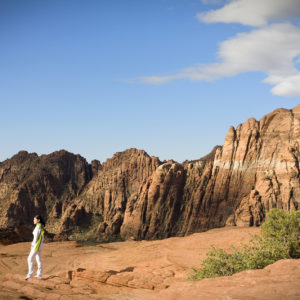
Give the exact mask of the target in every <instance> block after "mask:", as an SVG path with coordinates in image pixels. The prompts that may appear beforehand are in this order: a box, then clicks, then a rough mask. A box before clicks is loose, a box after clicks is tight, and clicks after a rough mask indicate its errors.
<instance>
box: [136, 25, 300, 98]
mask: <svg viewBox="0 0 300 300" xmlns="http://www.w3.org/2000/svg"><path fill="white" fill-rule="evenodd" d="M299 55H300V28H298V27H296V26H294V25H291V24H289V23H284V24H272V25H267V26H264V27H262V28H258V29H256V30H253V31H252V32H250V33H239V34H238V35H237V36H236V37H235V38H232V39H229V40H226V41H224V42H222V43H221V45H220V49H219V52H218V56H219V58H220V62H216V63H212V64H206V65H198V66H194V67H190V68H186V69H184V70H182V71H180V72H178V73H176V74H173V75H169V76H163V77H159V76H150V77H142V78H140V80H141V81H142V82H147V83H152V84H161V83H165V82H168V81H171V80H174V79H184V78H185V79H190V80H205V81H213V80H216V79H219V78H222V77H231V76H235V75H237V74H240V73H245V72H251V71H260V72H264V73H266V74H267V78H266V79H265V80H264V82H266V83H269V84H272V85H274V87H273V88H272V89H271V92H272V93H273V94H275V95H280V96H287V97H296V96H300V72H299V70H297V68H296V67H295V61H296V60H297V57H299Z"/></svg>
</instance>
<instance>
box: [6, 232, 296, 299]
mask: <svg viewBox="0 0 300 300" xmlns="http://www.w3.org/2000/svg"><path fill="white" fill-rule="evenodd" d="M258 232H259V229H258V228H253V227H252V228H251V227H250V228H249V227H247V228H238V227H225V228H221V229H213V230H210V231H207V232H203V233H195V234H192V235H190V236H187V237H175V238H169V239H165V240H157V241H126V242H115V243H106V244H99V245H96V246H83V245H80V244H77V243H75V242H54V243H46V244H45V245H44V249H43V263H44V276H43V279H42V280H38V279H29V280H28V281H25V280H24V278H25V275H26V272H27V262H26V258H27V255H28V250H29V247H30V244H29V243H18V244H12V245H6V246H0V298H1V299H59V300H64V299H66V300H67V299H104V300H112V299H120V300H124V299H126V300H129V299H137V300H147V299H148V300H150V299H166V300H171V299H172V300H173V299H174V300H175V299H224V300H225V299H275V300H276V299H292V300H294V299H300V260H282V261H279V262H277V263H275V264H273V265H270V266H268V267H267V268H265V269H263V270H253V271H252V270H251V271H245V272H241V273H238V274H236V275H234V276H229V277H222V278H215V279H205V280H202V281H200V282H190V281H187V277H188V276H189V274H190V272H191V269H190V268H191V266H199V265H200V260H201V259H203V258H204V257H205V253H206V252H207V251H208V249H209V246H210V245H211V244H215V245H216V246H217V247H222V248H224V249H229V248H230V245H235V246H239V245H240V243H241V242H243V243H247V242H248V241H249V239H250V235H251V234H257V233H258Z"/></svg>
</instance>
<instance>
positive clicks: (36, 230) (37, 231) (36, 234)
mask: <svg viewBox="0 0 300 300" xmlns="http://www.w3.org/2000/svg"><path fill="white" fill-rule="evenodd" d="M40 233H41V228H40V226H35V228H34V230H33V241H32V243H31V246H32V247H35V245H36V243H37V241H38V239H39V236H40Z"/></svg>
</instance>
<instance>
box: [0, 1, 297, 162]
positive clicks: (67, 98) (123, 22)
mask: <svg viewBox="0 0 300 300" xmlns="http://www.w3.org/2000/svg"><path fill="white" fill-rule="evenodd" d="M272 1H275V2H272ZM234 2H235V3H237V2H240V3H239V4H240V5H239V8H237V7H236V6H235V3H234ZM261 3H262V1H258V0H251V1H250V0H236V1H221V0H220V1H218V0H202V1H201V0H180V1H179V0H151V1H150V0H143V1H141V0H128V1H122V0H98V1H96V0H85V1H83V0H59V1H55V0H43V1H40V0H36V1H32V0H26V1H22V0H0V104H1V109H0V128H1V130H0V140H1V147H0V161H3V160H5V159H7V158H9V157H11V156H12V155H14V154H15V153H17V152H18V151H20V150H27V151H29V152H37V153H38V154H47V153H50V152H53V151H56V150H60V149H66V150H68V151H70V152H73V153H76V154H77V153H79V154H81V155H82V156H84V157H85V158H86V159H87V160H88V161H91V160H92V159H99V160H100V161H104V160H106V159H107V158H109V157H111V156H112V155H113V154H114V153H115V152H117V151H123V150H125V149H127V148H131V147H135V148H138V149H144V150H145V151H147V152H148V154H149V155H155V156H158V157H159V158H160V159H161V160H164V159H171V158H172V159H174V160H177V161H179V162H181V161H184V160H185V159H189V160H192V159H197V158H200V157H201V156H204V155H205V154H207V153H208V152H210V150H211V149H212V148H213V147H214V146H215V145H216V144H223V142H224V138H225V135H226V133H227V131H228V128H229V127H230V126H231V125H233V126H237V125H238V124H240V123H242V122H245V121H246V120H247V119H248V118H250V117H255V118H256V119H260V118H261V117H262V116H263V115H265V114H267V113H269V112H271V111H273V110H274V109H276V108H278V107H285V108H289V109H290V108H293V107H294V106H296V105H297V104H299V103H300V101H299V100H300V91H299V89H300V80H299V79H300V77H299V69H300V68H299V63H300V46H299V45H300V33H299V32H300V22H299V15H300V1H299V0H264V4H263V6H262V7H260V6H261ZM274 4H275V5H274ZM239 10H240V11H239ZM249 10H251V11H252V12H253V13H252V14H251V16H252V17H249ZM256 12H257V13H256ZM240 16H244V17H243V18H242V19H241V18H240ZM274 49H276V51H275V50H274ZM279 62H280V63H279Z"/></svg>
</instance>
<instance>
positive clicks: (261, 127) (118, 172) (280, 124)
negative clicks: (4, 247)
mask: <svg viewBox="0 0 300 300" xmlns="http://www.w3.org/2000/svg"><path fill="white" fill-rule="evenodd" d="M299 143H300V105H298V106H297V107H295V108H294V109H292V110H288V109H277V110H275V111H273V112H272V113H270V114H268V115H266V116H264V117H263V118H261V119H260V120H259V121H257V120H255V119H253V118H250V119H249V120H247V121H246V122H245V123H244V124H241V125H239V126H238V127H237V128H234V127H230V129H229V131H228V133H227V135H226V138H225V141H224V145H223V146H217V147H215V148H214V150H213V152H212V153H211V154H210V155H207V156H206V157H204V158H202V159H199V160H196V161H185V162H183V163H177V162H175V161H172V160H169V161H164V162H161V161H160V160H159V159H158V158H157V157H154V156H152V157H150V156H149V155H148V154H147V153H146V152H145V151H143V150H137V149H128V150H126V151H124V152H118V153H116V154H115V155H114V156H113V158H111V159H108V160H107V161H106V162H104V163H103V164H102V165H101V164H100V162H98V161H93V162H92V163H91V164H88V163H87V162H86V160H85V159H84V158H82V157H81V156H79V155H74V154H71V153H68V152H66V151H58V152H54V153H52V154H49V155H42V156H40V157H39V156H37V155H36V154H29V153H27V152H24V151H22V152H19V153H18V154H17V155H15V156H14V157H12V158H11V159H8V160H6V161H4V162H2V163H0V203H1V206H0V236H1V235H2V238H3V234H1V232H2V233H3V231H5V232H6V234H7V232H11V231H12V230H14V232H15V231H16V226H29V225H30V224H31V220H32V217H33V215H34V214H36V213H39V214H42V215H43V216H44V217H45V218H46V220H47V227H46V229H47V230H48V231H49V232H52V233H53V234H55V237H56V238H61V239H66V238H71V239H96V240H116V239H135V240H141V239H161V238H166V237H170V236H185V235H188V234H191V233H193V232H200V231H205V230H208V229H211V228H215V227H222V226H226V225H236V226H259V225H260V224H261V222H262V221H263V220H264V218H265V215H266V213H267V212H268V211H269V210H270V209H271V208H273V207H277V208H281V209H284V210H291V209H298V207H299V204H300V197H299V196H300V195H299V193H300V184H299V183H300V182H299V175H300V174H299V173H300V172H299V158H300V149H299ZM1 229H2V231H1ZM6 238H7V239H9V237H6ZM16 239H17V238H16Z"/></svg>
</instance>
